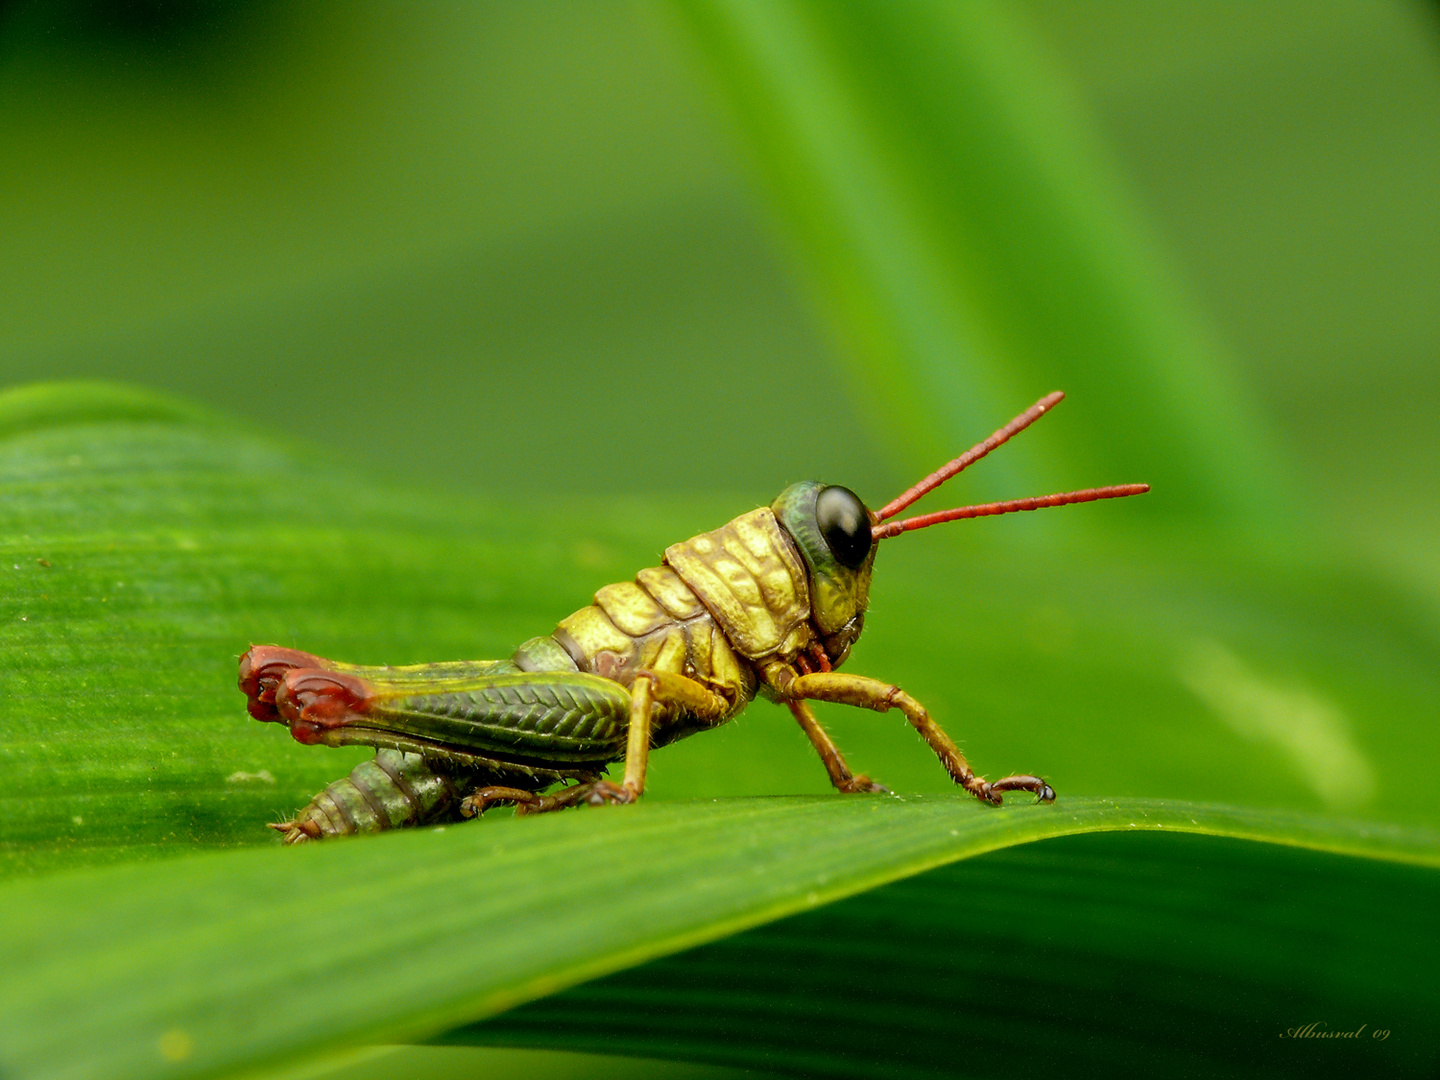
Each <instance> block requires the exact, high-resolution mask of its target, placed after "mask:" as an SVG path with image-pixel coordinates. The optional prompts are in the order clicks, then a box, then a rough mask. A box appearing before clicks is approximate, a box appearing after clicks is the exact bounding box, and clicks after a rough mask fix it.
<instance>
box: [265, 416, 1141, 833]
mask: <svg viewBox="0 0 1440 1080" xmlns="http://www.w3.org/2000/svg"><path fill="white" fill-rule="evenodd" d="M1063 397H1064V395H1063V394H1061V393H1059V392H1057V393H1053V394H1050V395H1048V396H1046V397H1044V398H1041V399H1040V401H1038V402H1036V403H1035V404H1034V405H1033V406H1031V407H1030V408H1029V409H1027V410H1026V411H1025V412H1023V413H1021V414H1020V415H1019V416H1017V417H1016V418H1015V419H1014V420H1012V421H1011V422H1010V423H1008V424H1006V425H1005V426H1004V427H1002V428H1001V429H1000V430H999V431H997V432H995V433H994V434H993V435H991V436H990V437H989V438H988V439H986V440H984V441H983V442H981V443H978V444H976V445H975V446H973V447H972V448H971V449H969V450H967V451H966V452H965V453H963V454H961V455H960V456H959V457H957V458H955V459H954V460H953V461H951V462H949V463H948V464H946V465H945V466H944V467H942V468H940V469H938V470H937V471H936V472H933V473H931V474H930V475H929V476H927V477H926V478H925V479H924V480H921V481H920V482H919V483H918V484H916V485H915V486H914V487H912V488H910V489H909V490H908V491H906V492H904V493H903V494H901V495H899V496H898V497H896V498H895V499H892V500H891V501H890V502H889V503H887V504H886V505H885V506H883V507H882V508H881V509H880V510H879V511H878V512H877V511H872V510H869V509H867V508H866V506H865V504H864V503H862V502H861V501H860V499H859V498H858V497H857V496H856V495H855V493H854V492H852V491H850V490H849V489H848V488H844V487H837V486H834V485H825V484H820V483H817V482H814V481H805V482H802V483H798V484H792V485H791V486H790V487H788V488H786V489H785V490H784V491H782V492H781V493H780V495H779V496H778V497H777V498H776V499H775V501H774V502H773V503H771V504H770V505H769V506H768V507H762V508H761V509H758V510H752V511H751V512H749V513H747V514H742V515H740V516H739V517H737V518H735V520H733V521H731V522H730V523H729V524H727V525H723V526H721V527H720V528H718V529H716V530H714V531H713V532H707V533H701V534H700V535H699V536H694V537H691V538H690V539H689V540H684V541H682V542H680V543H678V544H674V545H672V546H671V547H669V548H667V549H666V550H665V557H664V561H663V562H662V563H661V565H659V566H652V567H649V568H648V569H645V570H641V571H640V572H639V573H638V574H636V575H635V578H634V580H632V581H625V582H620V583H619V584H615V585H607V586H605V587H604V588H602V589H601V590H600V591H599V592H597V593H596V594H595V599H594V602H593V603H591V604H590V605H589V606H587V607H584V608H581V609H580V610H579V611H577V612H575V613H574V614H573V615H571V616H569V617H568V618H566V619H563V620H562V621H561V622H560V625H559V626H558V627H556V629H555V630H554V632H553V633H550V634H548V635H546V636H543V637H536V638H531V639H530V640H529V641H527V642H525V643H524V644H523V645H521V646H520V647H519V648H518V649H516V650H515V652H514V653H513V654H512V655H511V657H510V658H509V659H508V660H473V661H472V660H460V661H453V662H449V663H440V664H419V665H416V666H413V667H359V666H356V665H352V664H341V663H335V662H333V661H330V660H325V659H322V658H321V657H318V656H313V655H311V654H309V653H304V652H300V651H297V650H295V649H287V648H281V647H279V646H275V645H254V646H252V647H251V648H250V649H249V650H248V651H247V652H246V653H245V655H244V656H242V657H241V658H240V689H241V690H242V691H243V692H244V693H245V695H246V697H247V699H248V707H249V712H250V715H251V716H253V717H254V718H255V719H257V720H263V721H272V722H275V723H281V724H286V725H288V726H289V728H290V733H291V735H293V736H294V737H295V739H296V740H298V741H299V742H302V743H305V744H307V745H311V744H317V743H318V744H323V745H325V746H349V745H363V746H373V747H375V748H376V751H377V752H376V755H375V757H374V758H373V759H372V760H370V761H365V762H362V763H361V764H360V765H358V766H356V768H355V769H354V770H353V771H352V772H351V773H350V775H349V776H347V777H345V778H344V779H342V780H337V781H336V782H335V783H333V784H331V785H330V786H329V787H327V788H326V789H325V790H324V791H323V792H321V793H320V794H319V795H317V796H315V798H314V799H313V800H311V802H310V804H309V805H308V806H306V807H305V808H304V809H303V810H301V811H300V812H299V813H297V814H296V815H295V817H294V818H293V819H292V820H290V821H286V822H281V823H279V824H276V825H272V826H271V827H272V828H276V829H279V830H280V831H281V832H283V833H284V834H285V842H286V843H291V844H294V843H300V842H302V841H306V840H319V839H322V838H325V837H331V836H341V835H349V834H354V833H370V832H380V831H383V830H386V829H393V828H401V827H405V826H415V825H425V824H431V823H435V822H439V821H447V820H454V819H456V818H470V817H474V816H476V815H478V814H480V813H483V812H484V811H485V810H486V809H487V808H488V807H490V806H493V805H495V804H497V803H511V804H514V806H515V808H516V813H520V814H525V813H541V812H545V811H549V810H558V809H561V808H562V807H567V806H575V805H578V804H581V803H587V804H590V805H601V804H607V803H631V802H634V801H635V800H636V799H638V798H639V797H640V795H641V793H642V792H643V791H644V790H645V773H646V767H647V763H648V760H649V754H650V751H651V749H653V748H656V747H661V746H665V745H667V744H669V743H672V742H674V741H676V740H677V739H683V738H685V737H686V736H688V735H693V734H695V733H696V732H699V731H705V730H707V729H708V728H713V727H716V726H718V725H720V724H723V723H725V721H727V720H730V719H732V718H733V717H735V716H736V715H737V714H738V713H739V712H740V711H741V710H742V709H744V708H745V706H746V705H748V704H749V703H750V701H751V700H752V699H753V698H754V697H755V695H756V694H757V693H759V694H763V695H764V696H766V697H768V698H770V699H771V700H774V701H777V702H781V703H783V704H784V705H785V706H786V707H787V708H788V709H789V710H790V712H791V713H792V714H793V715H794V717H795V719H796V720H797V721H798V722H799V724H800V727H801V728H802V729H803V730H804V732H805V734H806V735H807V736H808V737H809V739H810V741H811V743H813V744H814V746H815V749H816V751H817V752H818V753H819V755H820V760H821V761H822V762H823V763H824V765H825V769H826V771H827V772H828V773H829V774H830V781H831V783H832V784H834V786H835V787H836V789H837V790H839V791H842V792H884V791H886V790H887V789H886V788H884V787H882V786H881V785H880V784H877V783H875V782H874V781H872V780H871V779H870V778H869V777H868V776H865V775H856V774H855V773H852V772H851V771H850V768H849V766H848V765H846V763H845V759H844V758H843V757H842V756H841V754H840V751H839V750H838V749H837V748H836V746H835V744H834V742H833V741H831V739H830V736H829V735H827V734H826V732H825V730H824V728H822V727H821V726H820V724H819V723H818V722H817V721H816V719H815V714H814V713H813V712H812V711H811V708H810V706H809V704H808V702H811V701H833V702H841V703H843V704H846V705H854V706H856V707H858V708H862V709H873V710H875V711H876V712H887V711H889V710H891V709H898V710H899V711H900V712H901V713H902V714H903V715H904V717H905V719H906V720H908V721H909V722H910V723H911V725H913V726H914V728H915V730H916V731H918V732H919V733H920V735H921V737H922V738H924V740H925V741H926V742H927V743H928V744H929V745H930V748H931V749H932V750H933V751H934V752H935V754H936V756H937V757H939V759H940V762H941V764H942V765H944V767H945V770H946V772H948V773H949V774H950V777H951V778H952V779H953V780H954V781H955V783H957V784H959V785H960V786H961V787H963V788H964V789H965V790H966V791H968V792H970V793H971V794H972V795H974V796H975V797H976V798H978V799H980V800H981V801H982V802H985V803H989V804H992V805H999V804H1000V803H1001V802H1002V801H1003V797H1002V792H1006V791H1028V792H1033V793H1034V794H1035V796H1036V797H1037V800H1038V801H1040V802H1044V803H1049V802H1053V801H1054V799H1055V792H1054V790H1053V789H1052V788H1051V787H1050V785H1049V784H1047V783H1046V782H1045V781H1044V780H1042V779H1040V778H1039V777H1037V776H1007V777H1005V778H1004V779H1001V780H995V781H989V780H986V779H984V778H983V777H980V776H977V775H975V772H974V771H973V770H972V769H971V768H970V764H969V762H967V761H966V760H965V756H964V755H963V754H962V753H961V752H960V750H959V748H958V747H956V745H955V743H954V742H953V741H952V740H951V739H950V737H949V736H948V735H946V734H945V732H944V731H943V730H942V729H941V727H940V725H939V724H937V723H936V722H935V721H934V720H933V719H931V717H930V714H929V713H927V712H926V711H925V709H924V707H923V706H922V705H921V704H920V703H919V702H918V701H916V700H915V699H914V698H912V697H911V696H910V695H909V694H907V693H905V691H903V690H901V689H900V688H899V687H898V686H894V685H892V684H890V683H886V682H881V681H880V680H878V679H872V678H869V677H867V676H864V675H854V674H849V673H841V672H839V671H837V670H836V669H837V668H839V667H840V665H841V664H843V663H844V662H845V659H846V658H847V657H848V656H849V655H850V649H851V646H853V645H854V644H855V641H856V639H857V638H859V636H860V631H861V629H862V628H863V626H864V622H865V609H866V606H867V603H868V600H869V593H870V572H871V567H872V565H873V564H874V561H875V549H876V546H877V544H878V542H879V541H881V540H884V539H886V538H888V537H892V536H898V535H899V534H900V533H902V532H908V531H910V530H912V529H923V528H925V527H927V526H930V525H936V524H939V523H940V522H943V521H954V520H957V519H960V518H971V517H983V516H987V515H992V514H1008V513H1013V512H1015V511H1019V510H1036V509H1039V508H1041V507H1045V506H1061V505H1064V504H1067V503H1078V502H1090V501H1093V500H1096V499H1113V498H1119V497H1122V496H1126V495H1138V494H1140V493H1142V492H1145V491H1148V490H1149V486H1148V485H1146V484H1127V485H1121V486H1116V487H1105V488H1091V489H1088V490H1085V491H1072V492H1065V493H1062V494H1057V495H1045V496H1040V497H1037V498H1029V499H1015V500H1011V501H1008V502H1000V503H987V504H984V505H979V506H966V507H960V508H957V509H954V510H943V511H940V512H937V513H932V514H924V515H921V516H919V517H912V518H906V519H904V520H902V521H892V520H891V519H892V518H893V517H894V516H895V515H896V514H898V513H900V511H902V510H904V509H905V508H906V507H908V506H909V505H911V504H912V503H914V502H915V501H916V500H917V499H919V498H920V497H921V496H923V495H925V494H926V493H927V492H929V491H931V490H933V489H934V488H936V487H939V486H940V485H941V484H943V483H944V482H945V481H946V480H948V479H950V478H951V477H952V476H954V475H956V474H957V473H959V472H960V471H962V470H963V469H965V468H967V467H969V466H970V465H972V464H973V463H974V462H976V461H978V460H979V459H980V458H982V457H984V456H985V455H986V454H988V453H990V451H991V450H993V449H995V448H996V447H997V446H999V445H1001V444H1002V443H1004V442H1005V441H1007V440H1008V439H1010V438H1011V436H1013V435H1015V434H1016V433H1017V432H1020V431H1023V430H1024V429H1025V428H1027V427H1029V426H1030V425H1031V424H1032V423H1034V422H1035V421H1036V420H1037V419H1039V418H1040V417H1041V416H1043V415H1044V414H1045V413H1046V412H1047V411H1048V410H1049V409H1051V408H1053V407H1054V406H1055V405H1056V404H1058V403H1059V401H1060V400H1061V399H1062V398H1063ZM620 760H623V761H624V763H625V772H624V776H623V779H622V780H621V781H620V782H619V783H615V782H614V781H611V780H607V779H604V778H603V776H602V774H603V772H604V770H605V768H606V766H608V765H610V764H611V763H613V762H616V761H620ZM556 785H562V786H559V787H558V788H557V787H556ZM546 789H555V790H553V791H551V792H550V793H546Z"/></svg>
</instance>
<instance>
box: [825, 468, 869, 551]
mask: <svg viewBox="0 0 1440 1080" xmlns="http://www.w3.org/2000/svg"><path fill="white" fill-rule="evenodd" d="M815 524H816V525H818V526H819V527H820V535H821V536H823V537H824V538H825V543H827V544H829V545H830V551H831V553H832V554H833V555H834V556H835V558H836V559H837V560H839V562H840V565H841V566H848V567H849V568H850V569H851V570H858V569H860V566H861V564H863V563H864V562H865V556H867V555H869V554H870V544H871V540H870V514H869V513H868V512H867V511H866V509H865V504H864V503H862V502H861V501H860V498H859V496H857V495H856V494H855V493H854V492H853V491H851V490H850V489H849V488H843V487H827V488H824V489H823V490H821V492H820V494H819V495H817V496H816V497H815Z"/></svg>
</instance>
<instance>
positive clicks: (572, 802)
mask: <svg viewBox="0 0 1440 1080" xmlns="http://www.w3.org/2000/svg"><path fill="white" fill-rule="evenodd" d="M635 799H636V796H635V794H634V793H632V792H631V791H629V790H628V789H626V788H624V787H622V786H621V785H619V784H614V783H611V782H610V781H609V780H594V781H591V782H589V783H584V784H572V785H570V786H569V787H567V788H561V789H560V790H559V791H557V792H555V793H554V794H551V795H541V794H539V793H537V792H534V791H526V790H525V789H524V788H512V787H483V788H478V789H477V790H476V791H475V793H474V794H472V795H470V796H468V797H466V798H465V799H463V800H461V803H460V816H461V817H466V818H472V817H478V816H479V815H481V814H483V813H485V811H486V810H488V809H490V807H492V806H494V805H495V804H497V803H513V804H514V806H515V816H516V817H524V816H525V815H527V814H548V813H549V812H550V811H552V810H564V809H565V808H566V807H570V806H578V805H580V804H582V803H584V804H587V805H590V806H602V805H605V804H607V803H610V804H615V803H632V802H634V801H635Z"/></svg>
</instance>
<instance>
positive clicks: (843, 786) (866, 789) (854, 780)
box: [835, 773, 890, 795]
mask: <svg viewBox="0 0 1440 1080" xmlns="http://www.w3.org/2000/svg"><path fill="white" fill-rule="evenodd" d="M835 788H836V790H837V791H841V792H843V793H844V794H846V795H889V794H890V789H889V788H888V787H886V786H885V785H884V784H877V783H875V781H874V780H871V779H870V778H869V777H868V776H866V775H865V774H864V773H861V774H860V775H859V776H852V777H850V778H849V779H847V780H840V781H838V782H836V784H835Z"/></svg>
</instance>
